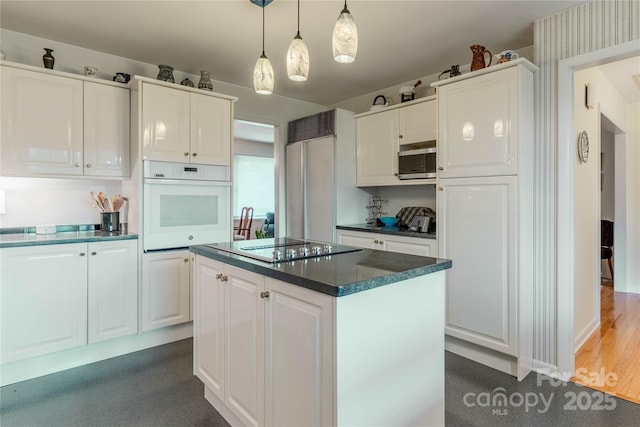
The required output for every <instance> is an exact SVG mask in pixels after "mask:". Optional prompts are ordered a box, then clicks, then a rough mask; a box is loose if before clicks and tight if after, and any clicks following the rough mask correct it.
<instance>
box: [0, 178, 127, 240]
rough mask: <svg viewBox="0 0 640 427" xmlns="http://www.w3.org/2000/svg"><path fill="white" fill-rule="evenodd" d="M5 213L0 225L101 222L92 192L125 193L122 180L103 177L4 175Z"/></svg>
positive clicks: (0, 187)
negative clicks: (20, 176)
mask: <svg viewBox="0 0 640 427" xmlns="http://www.w3.org/2000/svg"><path fill="white" fill-rule="evenodd" d="M0 190H4V191H5V210H6V213H4V214H0V228H6V227H28V226H35V225H39V224H59V225H67V224H99V223H100V214H99V213H98V210H97V209H96V208H95V207H93V201H92V200H91V198H90V196H89V194H90V192H91V191H96V192H99V191H102V192H103V193H104V194H105V195H107V196H113V195H114V194H121V193H122V182H121V181H111V180H103V179H87V178H83V179H69V178H17V177H15V178H14V177H1V178H0Z"/></svg>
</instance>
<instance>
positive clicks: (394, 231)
mask: <svg viewBox="0 0 640 427" xmlns="http://www.w3.org/2000/svg"><path fill="white" fill-rule="evenodd" d="M336 229H337V230H350V231H360V232H363V233H378V234H391V235H394V236H403V237H412V238H415V239H430V240H436V239H437V237H436V235H435V234H432V233H418V232H415V231H409V230H399V229H398V228H397V227H372V226H367V225H366V224H348V225H336Z"/></svg>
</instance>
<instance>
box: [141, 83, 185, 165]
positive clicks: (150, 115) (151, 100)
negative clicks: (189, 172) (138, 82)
mask: <svg viewBox="0 0 640 427" xmlns="http://www.w3.org/2000/svg"><path fill="white" fill-rule="evenodd" d="M190 126H191V124H190V120H189V93H188V92H183V91H180V90H176V89H172V88H167V87H163V86H156V85H152V84H143V85H142V154H143V158H144V159H146V160H160V161H166V162H189V161H190V157H191V151H190V148H189V127H190Z"/></svg>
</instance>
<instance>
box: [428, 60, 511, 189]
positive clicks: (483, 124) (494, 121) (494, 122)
mask: <svg viewBox="0 0 640 427" xmlns="http://www.w3.org/2000/svg"><path fill="white" fill-rule="evenodd" d="M438 116H439V121H440V127H439V136H438V141H440V144H439V145H438V168H439V173H438V177H440V178H454V177H470V176H492V175H515V174H517V173H518V120H517V118H518V68H517V67H512V68H507V69H504V70H500V71H495V72H493V73H488V74H484V75H480V76H477V77H474V78H472V79H466V80H462V81H459V82H454V83H451V84H445V85H443V86H440V87H439V88H438Z"/></svg>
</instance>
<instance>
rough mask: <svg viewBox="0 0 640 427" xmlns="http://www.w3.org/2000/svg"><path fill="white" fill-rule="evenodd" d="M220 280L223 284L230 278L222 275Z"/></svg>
mask: <svg viewBox="0 0 640 427" xmlns="http://www.w3.org/2000/svg"><path fill="white" fill-rule="evenodd" d="M220 280H222V281H223V282H226V281H228V280H229V276H225V275H224V274H223V275H222V277H221V278H220Z"/></svg>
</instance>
